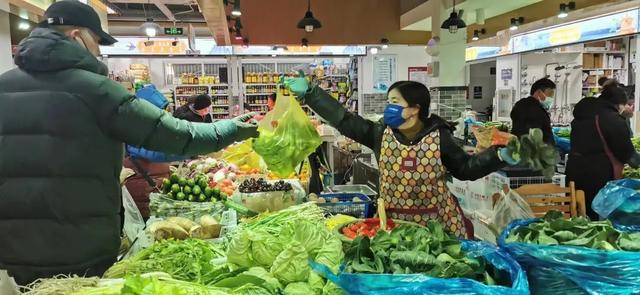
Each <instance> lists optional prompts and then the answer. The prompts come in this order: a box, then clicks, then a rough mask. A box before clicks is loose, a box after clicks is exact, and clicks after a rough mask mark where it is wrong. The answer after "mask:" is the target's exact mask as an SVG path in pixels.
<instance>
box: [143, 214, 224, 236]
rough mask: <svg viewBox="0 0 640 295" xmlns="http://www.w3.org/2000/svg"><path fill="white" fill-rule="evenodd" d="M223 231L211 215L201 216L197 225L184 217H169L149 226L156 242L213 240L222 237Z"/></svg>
mask: <svg viewBox="0 0 640 295" xmlns="http://www.w3.org/2000/svg"><path fill="white" fill-rule="evenodd" d="M221 229H222V225H221V224H220V223H219V222H218V221H217V220H216V219H215V218H213V217H212V216H210V215H203V216H201V217H200V218H199V219H198V222H197V223H196V222H194V221H192V220H190V219H188V218H184V217H169V218H167V219H165V220H162V221H158V222H154V223H152V224H151V225H150V226H149V231H150V232H151V233H152V234H153V236H154V239H155V240H156V241H161V240H166V239H176V240H184V239H187V238H196V239H213V238H217V237H218V236H219V235H220V230H221Z"/></svg>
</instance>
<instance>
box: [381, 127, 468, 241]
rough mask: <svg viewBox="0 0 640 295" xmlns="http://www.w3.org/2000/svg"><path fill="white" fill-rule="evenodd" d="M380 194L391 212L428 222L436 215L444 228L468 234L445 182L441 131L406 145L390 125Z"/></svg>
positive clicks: (393, 215) (385, 137)
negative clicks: (397, 137)
mask: <svg viewBox="0 0 640 295" xmlns="http://www.w3.org/2000/svg"><path fill="white" fill-rule="evenodd" d="M379 167H380V168H379V169H380V196H381V197H384V200H385V204H386V205H385V206H386V210H387V212H388V216H390V217H391V218H393V219H400V220H406V221H412V222H416V223H420V224H422V225H425V224H426V222H427V221H428V220H431V219H435V220H437V221H438V222H440V223H441V224H442V225H443V226H444V228H445V230H448V231H449V232H450V233H452V234H454V235H456V236H457V237H460V238H468V237H467V235H468V231H469V232H470V231H471V229H469V230H467V227H466V226H465V219H464V215H463V214H462V209H461V208H460V205H458V201H457V200H456V199H455V198H454V197H453V196H452V195H451V194H450V193H449V190H448V189H447V187H446V185H445V174H446V168H445V167H444V166H443V165H442V160H441V158H440V132H439V131H438V130H436V131H433V132H431V133H430V134H428V135H427V136H425V137H424V138H423V139H422V140H421V141H420V142H419V143H417V144H415V145H411V146H407V145H403V144H401V143H400V142H398V140H397V139H396V137H395V136H394V135H393V131H392V130H391V128H387V129H386V130H385V131H384V135H383V136H382V148H381V151H380V159H379Z"/></svg>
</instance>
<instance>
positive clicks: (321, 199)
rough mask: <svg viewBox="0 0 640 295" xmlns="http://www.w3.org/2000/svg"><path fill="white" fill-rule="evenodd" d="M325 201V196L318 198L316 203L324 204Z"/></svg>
mask: <svg viewBox="0 0 640 295" xmlns="http://www.w3.org/2000/svg"><path fill="white" fill-rule="evenodd" d="M326 202H327V199H325V198H318V203H322V204H324V203H326Z"/></svg>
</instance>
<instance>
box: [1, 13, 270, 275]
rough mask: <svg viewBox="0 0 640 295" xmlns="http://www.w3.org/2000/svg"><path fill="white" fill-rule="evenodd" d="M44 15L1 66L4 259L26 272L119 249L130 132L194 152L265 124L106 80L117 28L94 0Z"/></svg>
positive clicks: (154, 145)
mask: <svg viewBox="0 0 640 295" xmlns="http://www.w3.org/2000/svg"><path fill="white" fill-rule="evenodd" d="M44 20H45V22H44V23H42V24H41V26H42V27H38V28H36V29H34V30H33V31H32V32H31V34H30V35H29V37H27V38H25V39H24V40H22V42H20V45H18V48H17V50H16V55H15V63H16V65H17V66H18V67H17V68H16V69H12V70H10V71H8V72H6V73H3V74H2V75H0V269H6V270H8V271H9V275H11V276H13V277H14V278H15V279H16V281H17V282H18V283H19V284H27V283H30V282H32V281H33V280H36V279H38V278H47V277H51V276H54V275H57V274H76V275H80V276H85V275H86V276H100V275H102V273H103V272H104V271H105V270H106V269H107V268H108V267H109V266H111V265H112V264H113V263H114V262H115V261H116V256H117V255H118V251H119V248H120V216H119V212H120V208H121V198H122V195H121V190H120V187H121V186H120V179H119V177H120V172H121V170H122V159H123V154H124V144H125V143H127V144H131V145H134V146H136V147H144V148H147V149H151V150H155V151H161V152H166V153H174V154H184V155H198V154H207V153H210V152H214V151H217V150H220V149H222V148H224V147H226V146H227V145H229V144H231V143H233V142H234V141H241V140H244V139H247V138H249V137H256V136H257V135H258V132H257V130H256V129H257V127H256V126H254V125H252V124H248V123H246V120H248V118H238V119H234V120H222V121H219V122H217V123H212V124H197V123H191V122H187V121H184V120H177V119H175V118H173V117H172V116H170V115H169V114H167V113H166V112H164V111H162V110H160V109H158V108H156V107H154V106H152V105H151V104H149V103H148V102H146V101H143V100H139V99H135V98H134V96H132V95H131V94H130V93H129V92H128V91H127V90H126V89H124V88H123V87H122V86H121V85H119V84H118V83H117V82H115V81H112V80H110V79H109V78H108V77H107V73H108V70H107V67H106V65H104V64H103V63H102V62H100V61H99V60H98V59H96V56H98V55H100V49H99V46H98V44H99V43H100V44H105V45H107V44H112V43H114V42H115V39H113V37H111V36H109V35H108V34H106V33H105V32H103V31H102V29H101V27H100V18H99V17H98V15H97V13H96V12H95V11H94V10H93V9H92V8H91V7H90V6H88V5H86V4H82V3H81V2H78V1H58V2H55V3H53V4H51V6H49V8H48V9H47V11H46V12H45V17H44ZM63 24H64V25H63ZM2 58H7V57H6V56H3V57H2Z"/></svg>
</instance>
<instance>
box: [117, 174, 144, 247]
mask: <svg viewBox="0 0 640 295" xmlns="http://www.w3.org/2000/svg"><path fill="white" fill-rule="evenodd" d="M122 206H123V207H124V226H123V231H124V233H125V234H126V236H127V238H129V240H130V241H133V239H134V238H135V237H137V236H138V233H140V232H141V231H142V230H144V227H145V222H144V219H143V218H142V214H140V210H139V209H138V206H136V202H135V201H134V200H133V197H131V194H130V193H129V191H128V190H127V188H126V187H125V186H122Z"/></svg>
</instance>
